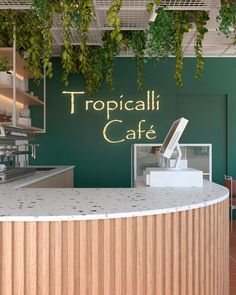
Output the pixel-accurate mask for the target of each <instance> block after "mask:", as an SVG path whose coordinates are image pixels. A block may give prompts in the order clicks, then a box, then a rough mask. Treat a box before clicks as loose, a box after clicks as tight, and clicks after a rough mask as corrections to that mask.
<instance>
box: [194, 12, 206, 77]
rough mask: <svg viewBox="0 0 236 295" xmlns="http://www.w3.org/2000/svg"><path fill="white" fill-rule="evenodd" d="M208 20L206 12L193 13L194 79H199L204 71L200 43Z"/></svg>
mask: <svg viewBox="0 0 236 295" xmlns="http://www.w3.org/2000/svg"><path fill="white" fill-rule="evenodd" d="M208 20H209V14H208V12H207V11H195V12H194V22H195V25H196V30H197V33H196V37H195V45H194V50H195V55H196V58H197V65H196V72H195V78H197V79H198V78H200V76H201V74H202V71H203V69H204V58H203V56H202V41H203V40H204V37H205V34H206V33H207V32H208V29H207V28H206V24H207V21H208Z"/></svg>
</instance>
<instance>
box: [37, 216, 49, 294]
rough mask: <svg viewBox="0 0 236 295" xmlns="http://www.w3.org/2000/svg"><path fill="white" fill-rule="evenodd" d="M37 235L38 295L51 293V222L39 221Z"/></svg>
mask: <svg viewBox="0 0 236 295" xmlns="http://www.w3.org/2000/svg"><path fill="white" fill-rule="evenodd" d="M37 235H38V239H37V242H38V247H37V252H38V253H37V255H38V267H37V271H38V273H37V275H38V278H37V291H38V294H37V295H49V280H50V278H49V275H50V274H49V257H50V256H49V222H46V221H43V222H39V223H38V227H37Z"/></svg>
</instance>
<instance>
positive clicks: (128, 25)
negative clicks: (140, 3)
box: [97, 10, 149, 30]
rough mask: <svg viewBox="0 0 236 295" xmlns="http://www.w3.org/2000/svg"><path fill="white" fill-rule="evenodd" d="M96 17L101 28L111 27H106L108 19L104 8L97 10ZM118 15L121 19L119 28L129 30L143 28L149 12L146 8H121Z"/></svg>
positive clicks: (145, 25) (146, 22)
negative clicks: (136, 9)
mask: <svg viewBox="0 0 236 295" xmlns="http://www.w3.org/2000/svg"><path fill="white" fill-rule="evenodd" d="M97 17H98V18H99V22H100V25H101V28H103V29H111V28H109V27H108V20H107V15H106V11H105V10H101V11H99V13H98V14H97ZM119 17H120V20H121V28H122V29H123V30H131V29H140V30H142V29H144V28H146V27H147V25H148V19H149V13H148V12H147V11H146V10H143V11H142V10H138V11H135V10H130V11H128V12H127V11H125V10H122V11H120V13H119Z"/></svg>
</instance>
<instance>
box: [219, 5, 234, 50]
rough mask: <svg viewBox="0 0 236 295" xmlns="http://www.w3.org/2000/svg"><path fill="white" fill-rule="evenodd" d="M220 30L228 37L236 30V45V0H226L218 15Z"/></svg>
mask: <svg viewBox="0 0 236 295" xmlns="http://www.w3.org/2000/svg"><path fill="white" fill-rule="evenodd" d="M217 21H218V23H219V31H220V32H221V33H223V34H224V35H225V36H226V37H227V38H229V37H230V36H231V30H233V32H234V36H233V43H234V45H236V6H235V1H234V0H224V1H223V3H222V4H221V8H220V10H219V15H218V16H217Z"/></svg>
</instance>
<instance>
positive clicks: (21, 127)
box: [0, 122, 43, 132]
mask: <svg viewBox="0 0 236 295" xmlns="http://www.w3.org/2000/svg"><path fill="white" fill-rule="evenodd" d="M0 125H1V126H9V127H14V126H13V124H12V122H0ZM14 128H18V129H23V130H30V131H34V132H41V131H43V129H42V128H38V127H33V126H27V125H22V124H16V126H15V127H14Z"/></svg>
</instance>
